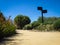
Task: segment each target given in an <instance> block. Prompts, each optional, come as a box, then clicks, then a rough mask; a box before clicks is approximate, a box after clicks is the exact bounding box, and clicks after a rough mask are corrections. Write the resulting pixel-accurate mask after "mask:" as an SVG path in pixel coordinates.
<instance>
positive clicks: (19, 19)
mask: <svg viewBox="0 0 60 45" xmlns="http://www.w3.org/2000/svg"><path fill="white" fill-rule="evenodd" d="M14 22H15V24H16V26H17V28H20V29H22V28H23V27H24V26H25V25H26V24H29V23H30V22H31V20H30V18H29V17H28V16H23V15H17V16H16V17H15V19H14Z"/></svg>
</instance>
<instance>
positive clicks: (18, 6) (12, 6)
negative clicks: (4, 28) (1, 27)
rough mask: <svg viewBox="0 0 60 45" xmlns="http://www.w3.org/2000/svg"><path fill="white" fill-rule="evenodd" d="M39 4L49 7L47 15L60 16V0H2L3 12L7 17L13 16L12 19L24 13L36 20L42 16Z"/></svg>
mask: <svg viewBox="0 0 60 45" xmlns="http://www.w3.org/2000/svg"><path fill="white" fill-rule="evenodd" d="M38 6H42V7H43V9H47V11H48V13H46V14H44V16H45V17H53V16H55V17H60V0H0V10H1V12H3V14H4V16H5V17H6V18H8V17H9V16H11V19H14V18H15V17H16V16H17V15H19V14H22V15H26V16H29V17H30V19H31V21H35V20H37V19H38V17H39V16H41V12H40V11H39V10H37V7H38Z"/></svg>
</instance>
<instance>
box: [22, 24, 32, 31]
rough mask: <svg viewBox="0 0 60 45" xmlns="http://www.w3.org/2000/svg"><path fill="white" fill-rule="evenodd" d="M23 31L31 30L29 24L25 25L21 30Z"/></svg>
mask: <svg viewBox="0 0 60 45" xmlns="http://www.w3.org/2000/svg"><path fill="white" fill-rule="evenodd" d="M23 29H24V30H31V29H32V25H31V24H27V25H25V26H24V28H23Z"/></svg>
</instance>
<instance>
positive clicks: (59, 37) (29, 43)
mask: <svg viewBox="0 0 60 45" xmlns="http://www.w3.org/2000/svg"><path fill="white" fill-rule="evenodd" d="M17 33H18V34H16V35H15V36H12V37H9V38H5V41H4V42H1V43H0V45H60V32H34V31H28V30H17Z"/></svg>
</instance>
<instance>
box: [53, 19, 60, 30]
mask: <svg viewBox="0 0 60 45" xmlns="http://www.w3.org/2000/svg"><path fill="white" fill-rule="evenodd" d="M53 27H54V29H56V30H59V29H60V19H59V20H57V21H56V22H55V23H54V26H53Z"/></svg>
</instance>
